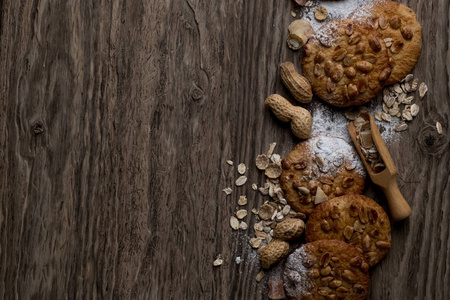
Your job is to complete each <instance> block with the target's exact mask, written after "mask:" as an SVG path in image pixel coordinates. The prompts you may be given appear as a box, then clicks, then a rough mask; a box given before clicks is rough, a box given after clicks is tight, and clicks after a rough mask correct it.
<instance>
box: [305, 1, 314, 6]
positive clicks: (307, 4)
mask: <svg viewBox="0 0 450 300" xmlns="http://www.w3.org/2000/svg"><path fill="white" fill-rule="evenodd" d="M312 5H313V3H312V1H307V2H306V3H305V6H312Z"/></svg>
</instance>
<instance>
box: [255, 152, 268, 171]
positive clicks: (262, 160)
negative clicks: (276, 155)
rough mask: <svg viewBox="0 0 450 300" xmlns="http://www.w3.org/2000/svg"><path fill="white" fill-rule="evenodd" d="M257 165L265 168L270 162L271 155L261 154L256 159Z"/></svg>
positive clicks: (261, 168)
mask: <svg viewBox="0 0 450 300" xmlns="http://www.w3.org/2000/svg"><path fill="white" fill-rule="evenodd" d="M255 162H256V167H257V168H258V169H260V170H265V169H266V168H267V166H268V165H269V163H270V159H269V156H268V155H266V154H260V155H258V156H257V157H256V159H255Z"/></svg>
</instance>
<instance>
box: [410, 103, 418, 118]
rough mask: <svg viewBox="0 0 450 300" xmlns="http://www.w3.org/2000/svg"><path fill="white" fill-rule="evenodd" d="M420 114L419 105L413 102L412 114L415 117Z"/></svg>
mask: <svg viewBox="0 0 450 300" xmlns="http://www.w3.org/2000/svg"><path fill="white" fill-rule="evenodd" d="M418 114H419V105H417V104H413V105H411V116H413V117H415V116H417V115H418Z"/></svg>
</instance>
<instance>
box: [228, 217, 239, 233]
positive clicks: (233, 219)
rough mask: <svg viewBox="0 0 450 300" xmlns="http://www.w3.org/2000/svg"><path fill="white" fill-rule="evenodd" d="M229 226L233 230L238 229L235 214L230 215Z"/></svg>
mask: <svg viewBox="0 0 450 300" xmlns="http://www.w3.org/2000/svg"><path fill="white" fill-rule="evenodd" d="M230 226H231V228H233V230H238V229H239V221H238V219H237V218H236V217H235V216H231V217H230Z"/></svg>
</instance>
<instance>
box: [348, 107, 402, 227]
mask: <svg viewBox="0 0 450 300" xmlns="http://www.w3.org/2000/svg"><path fill="white" fill-rule="evenodd" d="M360 117H362V118H363V119H365V120H366V121H370V132H371V133H372V140H373V143H374V144H375V146H376V148H377V150H378V153H379V154H380V157H381V158H382V159H383V162H384V164H385V166H386V169H384V170H383V171H381V172H378V173H375V172H374V171H373V170H372V167H371V166H370V165H369V164H368V163H367V161H366V159H365V157H364V155H363V153H362V152H361V147H360V145H359V142H358V141H357V140H356V128H355V124H353V122H350V124H348V131H349V133H350V136H351V137H352V140H353V143H354V144H355V146H356V150H358V153H359V156H360V157H361V160H362V162H363V163H364V166H365V167H366V170H367V173H368V174H369V176H370V179H372V182H373V183H375V184H376V185H378V186H379V187H380V188H381V189H382V190H383V192H384V194H385V195H386V198H387V201H388V204H389V209H390V210H391V215H392V218H393V219H394V221H400V220H403V219H405V218H407V217H409V216H410V215H411V207H410V206H409V205H408V202H406V200H405V198H403V196H402V194H401V192H400V190H399V189H398V185H397V168H396V167H395V164H394V161H393V160H392V157H391V155H390V154H389V151H388V149H387V147H386V144H385V143H384V141H383V138H382V137H381V134H380V131H378V127H377V125H376V124H375V120H374V119H373V117H372V115H371V114H370V113H363V114H361V115H360Z"/></svg>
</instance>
